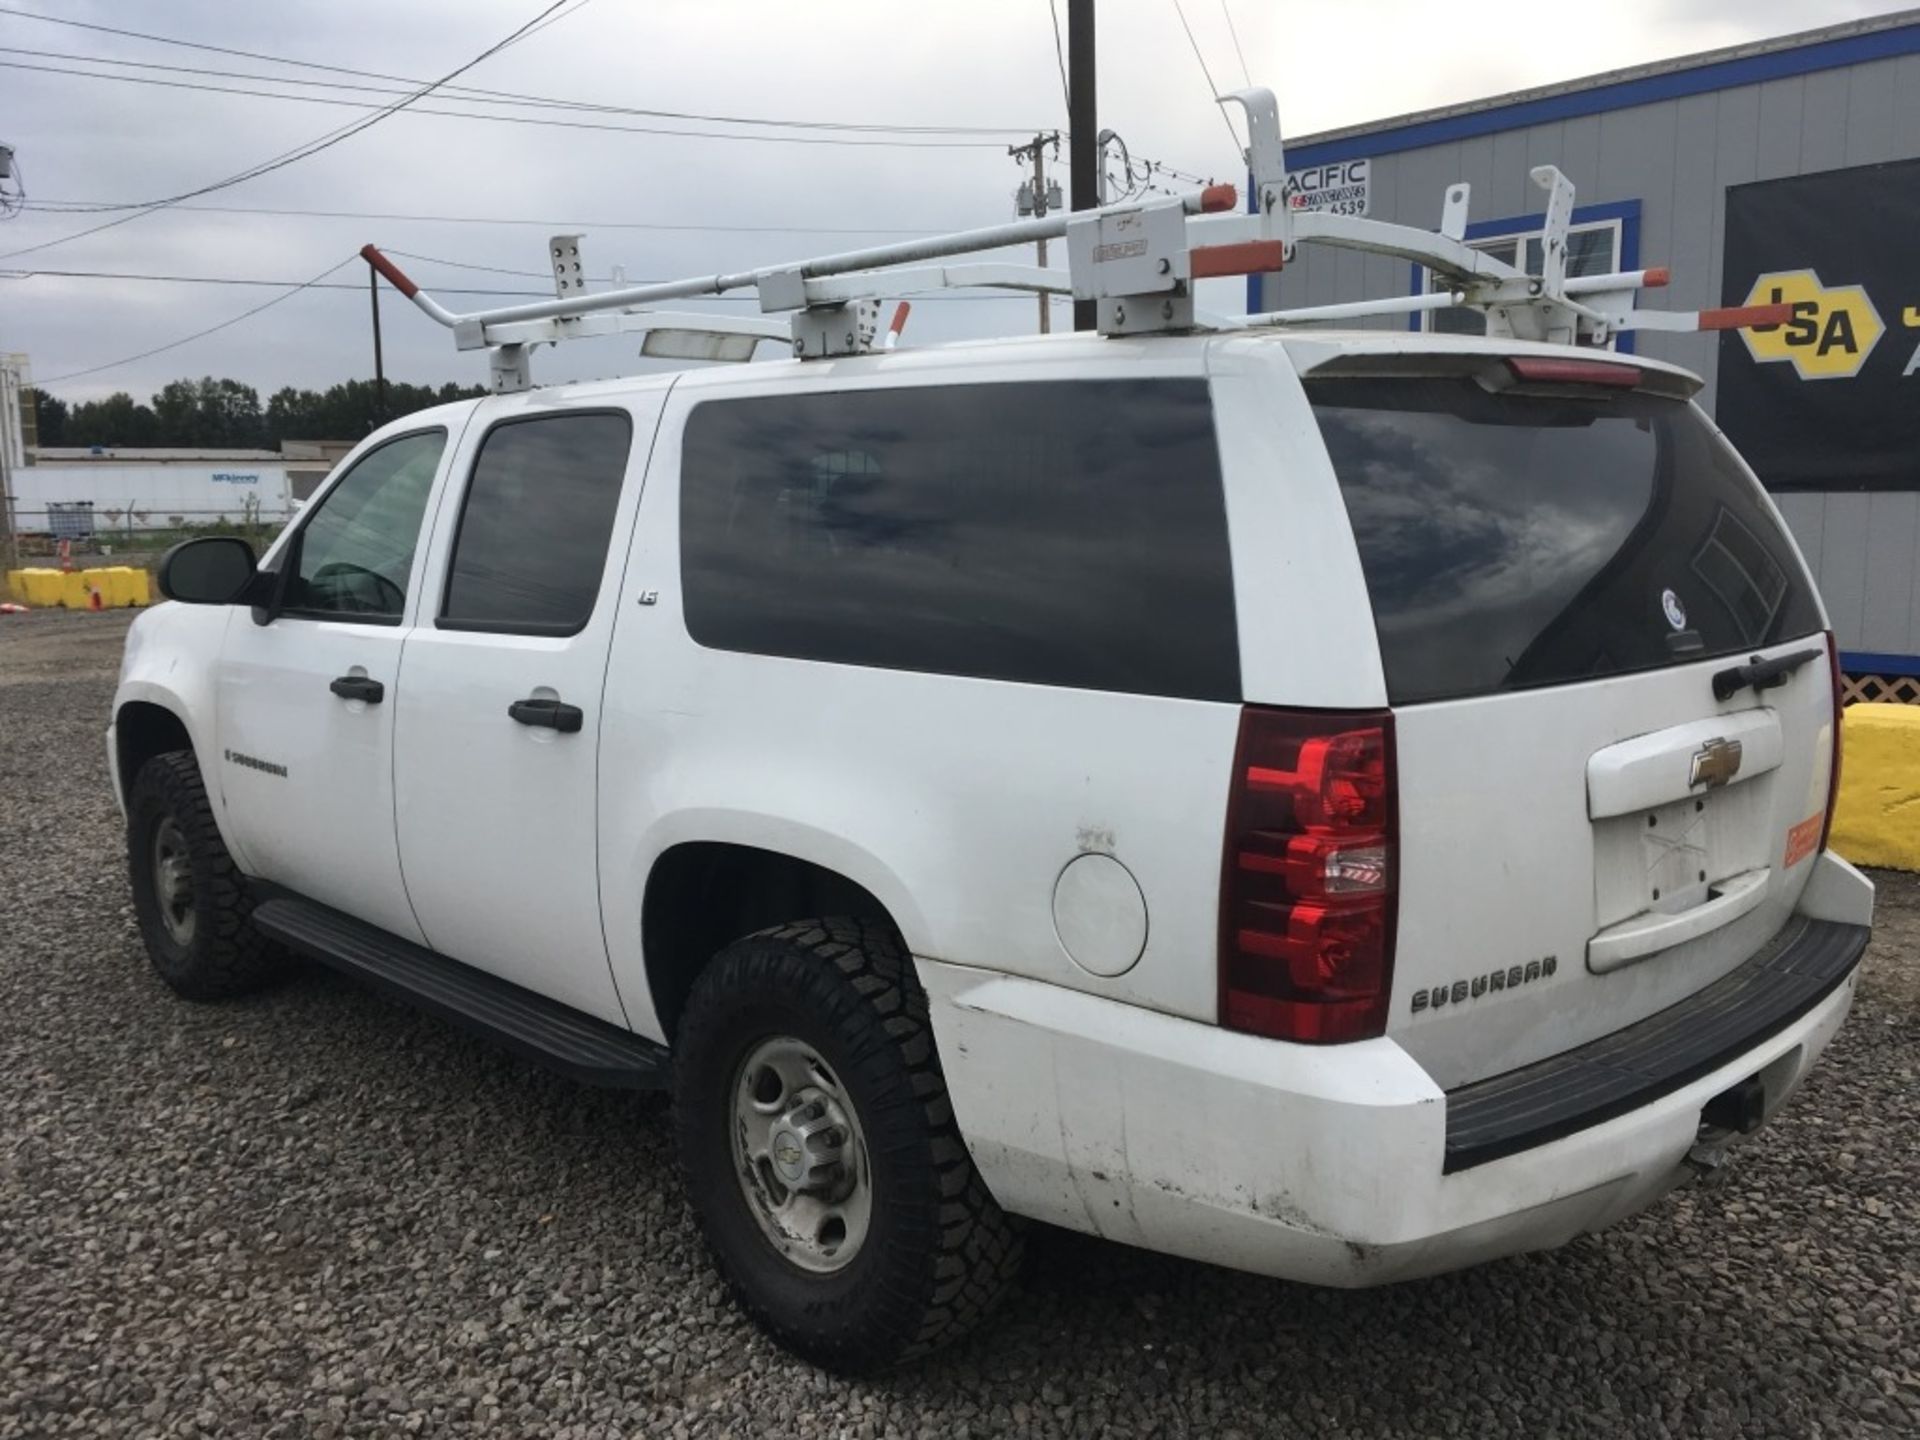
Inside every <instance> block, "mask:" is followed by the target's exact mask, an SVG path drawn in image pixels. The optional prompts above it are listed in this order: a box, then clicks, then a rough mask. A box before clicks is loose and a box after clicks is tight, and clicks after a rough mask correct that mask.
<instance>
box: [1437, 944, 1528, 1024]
mask: <svg viewBox="0 0 1920 1440" xmlns="http://www.w3.org/2000/svg"><path fill="white" fill-rule="evenodd" d="M1559 968H1560V957H1559V956H1558V955H1543V956H1542V957H1541V958H1540V959H1538V960H1529V961H1527V962H1526V963H1525V964H1524V965H1509V966H1508V967H1507V968H1506V969H1504V970H1489V971H1488V972H1487V973H1486V974H1484V975H1475V976H1473V977H1472V978H1470V979H1466V980H1455V981H1453V982H1452V983H1451V984H1447V985H1434V986H1431V987H1430V988H1428V989H1425V990H1416V991H1414V992H1413V1013H1414V1014H1416V1015H1418V1014H1420V1013H1421V1012H1422V1011H1424V1010H1439V1009H1443V1008H1444V1007H1446V1006H1448V1005H1459V1004H1463V1003H1464V1002H1466V1001H1468V1000H1478V999H1480V998H1481V997H1482V996H1483V995H1499V994H1502V993H1504V992H1505V991H1508V990H1518V989H1519V988H1520V987H1521V986H1522V985H1531V984H1532V983H1533V982H1534V981H1536V980H1550V979H1552V978H1553V975H1554V973H1555V972H1556V971H1557V970H1559Z"/></svg>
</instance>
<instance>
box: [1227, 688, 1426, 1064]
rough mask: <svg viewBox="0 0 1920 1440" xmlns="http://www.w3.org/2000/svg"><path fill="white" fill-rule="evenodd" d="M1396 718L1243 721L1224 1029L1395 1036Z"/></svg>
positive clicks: (1266, 713) (1369, 714) (1284, 1035)
mask: <svg viewBox="0 0 1920 1440" xmlns="http://www.w3.org/2000/svg"><path fill="white" fill-rule="evenodd" d="M1398 829H1399V814H1398V808H1397V804H1396V793H1395V785H1394V750H1393V716H1392V715H1391V714H1390V713H1388V712H1386V711H1365V712H1361V713H1350V712H1331V711H1292V710H1263V709H1256V708H1254V707H1251V706H1249V707H1248V708H1247V709H1245V710H1243V711H1242V712H1241V714H1240V742H1239V747H1238V750H1237V752H1236V753H1235V756H1234V762H1233V791H1232V794H1231V796H1230V798H1229V799H1228V802H1227V844H1226V859H1225V863H1224V864H1223V865H1222V867H1221V875H1220V1023H1221V1024H1222V1025H1224V1026H1226V1027H1227V1028H1228V1029H1231V1030H1245V1031H1248V1032H1250V1033H1252V1034H1255V1035H1268V1036H1272V1037H1274V1038H1275V1039H1280V1040H1299V1041H1304V1042H1307V1043H1310V1044H1330V1043H1334V1042H1337V1041H1342V1040H1361V1039H1366V1038H1368V1037H1370V1036H1374V1035H1378V1034H1380V1033H1381V1032H1382V1031H1383V1030H1384V1029H1385V1028H1386V1020H1387V992H1388V989H1389V985H1390V982H1391V980H1392V975H1393V932H1394V913H1395V901H1394V890H1395V880H1396V878H1397V866H1398V862H1397V857H1396V853H1395V852H1396V845H1395V841H1396V838H1397V832H1398Z"/></svg>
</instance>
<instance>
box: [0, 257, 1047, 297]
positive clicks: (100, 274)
mask: <svg viewBox="0 0 1920 1440" xmlns="http://www.w3.org/2000/svg"><path fill="white" fill-rule="evenodd" d="M389 253H391V254H399V253H400V252H399V251H391V252H389ZM353 258H354V259H356V260H357V259H359V258H360V257H359V256H358V255H355V256H354V257H353ZM422 258H425V257H422ZM433 263H434V264H437V265H451V266H454V267H456V268H458V269H462V270H485V271H497V273H500V274H505V275H526V276H528V277H532V276H533V274H534V272H533V271H531V270H500V269H499V268H498V267H496V266H492V265H472V264H468V263H466V262H465V261H460V260H437V259H436V260H434V261H433ZM333 268H334V269H335V270H337V269H339V268H340V267H339V266H338V265H336V266H334V267H333ZM332 273H333V271H332V270H329V271H327V272H326V274H329V275H330V274H332ZM543 278H544V277H543ZM36 279H48V280H123V281H134V282H138V283H151V284H165V285H233V286H240V287H258V288H271V289H287V288H291V289H293V290H351V291H353V292H354V293H355V294H356V295H365V294H366V293H367V287H366V286H364V285H362V284H360V283H359V282H358V281H353V282H333V283H329V282H327V281H325V279H324V277H323V279H321V280H318V281H314V280H257V279H252V278H248V277H244V276H235V275H148V274H142V273H140V272H137V271H131V270H41V269H34V270H20V271H17V272H14V273H11V274H9V273H6V272H4V271H0V283H6V282H13V283H16V284H17V283H20V282H22V281H26V280H36ZM627 283H628V284H629V285H645V284H650V283H652V282H650V281H645V280H629V281H628V282H627ZM421 288H422V289H425V290H429V291H431V293H433V294H435V295H488V296H495V297H498V298H500V299H509V300H528V299H532V300H550V299H552V298H553V292H552V290H551V289H548V290H502V289H485V288H474V287H471V286H462V285H432V286H423V287H421ZM1028 298H1029V297H1027V296H1025V295H922V296H919V297H917V298H916V299H915V300H914V302H913V303H914V304H916V305H918V304H921V303H922V302H923V301H965V300H971V301H999V302H1003V303H1010V304H1020V305H1025V304H1027V303H1028ZM687 303H716V304H737V305H754V304H758V303H759V301H758V299H757V298H756V297H755V296H752V295H698V296H692V297H689V300H688V302H687Z"/></svg>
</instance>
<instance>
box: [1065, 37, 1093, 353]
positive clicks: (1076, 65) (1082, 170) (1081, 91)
mask: <svg viewBox="0 0 1920 1440" xmlns="http://www.w3.org/2000/svg"><path fill="white" fill-rule="evenodd" d="M1093 56H1094V49H1093V0H1067V129H1068V130H1069V131H1070V132H1071V134H1072V141H1071V144H1070V146H1069V154H1068V160H1069V162H1070V163H1071V165H1072V167H1073V208H1074V209H1076V210H1091V209H1093V208H1094V207H1095V206H1097V205H1098V204H1099V203H1100V120H1099V105H1098V103H1097V98H1098V97H1097V96H1096V94H1095V80H1094V64H1093ZM1095 321H1096V316H1095V314H1094V302H1093V301H1091V300H1076V301H1074V302H1073V328H1074V329H1076V330H1091V329H1093V328H1094V324H1095Z"/></svg>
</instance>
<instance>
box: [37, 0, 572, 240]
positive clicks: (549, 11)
mask: <svg viewBox="0 0 1920 1440" xmlns="http://www.w3.org/2000/svg"><path fill="white" fill-rule="evenodd" d="M568 3H569V0H553V3H552V4H550V5H548V6H547V8H546V9H544V10H542V11H541V12H540V13H539V14H538V15H536V16H534V17H533V19H531V20H529V21H527V22H526V24H524V25H521V26H519V27H518V28H517V29H515V30H514V31H513V33H511V34H510V35H508V36H507V37H506V38H505V39H503V40H499V41H496V42H495V43H494V44H492V45H489V46H488V47H487V48H486V49H485V50H482V51H481V52H480V53H479V54H478V55H476V56H474V57H473V59H471V60H469V61H467V62H466V63H465V64H464V65H460V66H458V67H456V68H455V69H453V70H450V71H448V72H447V73H446V74H445V75H443V76H441V77H440V78H439V79H438V80H435V81H434V82H433V83H432V84H430V85H426V86H423V87H422V88H420V89H419V90H416V91H414V92H413V93H412V94H411V95H408V96H407V97H405V98H404V99H401V100H396V101H395V102H394V103H393V104H391V105H386V106H382V107H381V108H380V109H378V110H376V111H375V112H374V113H373V114H371V115H368V116H365V117H364V118H362V119H360V120H356V121H354V122H352V123H350V124H348V125H344V126H341V127H340V128H338V129H336V130H332V131H329V132H328V133H327V134H325V135H322V136H319V137H317V138H316V139H314V140H310V141H308V142H306V143H305V144H303V145H298V146H295V147H294V148H293V149H292V150H287V151H283V152H282V153H281V154H279V155H276V156H274V157H273V158H272V159H269V160H264V161H262V162H260V163H259V164H257V165H253V166H250V167H248V168H247V169H245V170H242V171H240V172H239V173H237V174H234V175H229V176H228V177H227V178H226V179H224V180H216V181H214V182H212V183H211V184H208V185H202V186H199V187H197V188H196V189H192V190H184V191H182V192H181V193H179V194H178V195H169V196H166V197H165V198H163V199H160V200H150V201H147V202H145V203H144V204H141V205H140V206H138V207H137V208H136V209H135V213H134V214H132V215H125V216H122V217H121V218H120V219H118V220H112V221H109V222H107V223H106V224H104V225H95V226H93V227H92V228H90V229H87V230H80V231H76V232H75V233H74V234H72V235H66V236H62V237H61V238H59V239H56V240H43V241H42V242H41V243H39V244H38V245H28V246H25V247H23V248H21V249H18V250H10V251H8V252H6V253H5V254H3V255H0V260H10V259H12V258H13V257H14V256H16V255H26V254H29V253H31V252H33V251H36V250H48V249H51V248H52V247H53V246H55V245H63V244H65V243H67V241H69V240H78V239H80V238H82V237H83V236H86V235H96V234H98V233H99V232H100V231H102V230H109V229H112V228H113V227H114V226H116V225H124V224H127V223H128V222H130V221H132V220H134V219H137V218H138V217H139V216H140V215H141V214H144V213H146V212H147V211H149V210H158V209H164V208H165V207H166V206H168V205H175V204H178V203H179V202H180V201H182V200H194V199H198V198H199V197H200V196H202V195H209V194H212V193H213V192H214V191H216V190H224V189H227V188H228V187H230V186H233V185H239V184H242V183H243V182H245V181H248V180H253V179H257V178H258V177H260V176H262V175H265V174H268V173H269V172H271V171H274V170H280V169H284V168H285V167H286V166H288V165H292V164H294V163H296V162H297V161H300V160H304V159H307V158H308V157H309V156H312V155H317V154H319V153H320V152H321V151H322V150H326V149H329V148H331V147H332V146H335V145H338V144H339V143H340V142H341V141H343V140H348V139H351V138H352V137H353V136H355V135H358V134H360V133H361V132H362V131H364V130H368V129H370V128H372V127H373V126H375V125H378V124H379V123H380V122H381V121H382V120H384V119H386V118H387V117H388V116H389V115H392V114H394V113H396V112H397V111H400V110H403V109H405V108H406V107H407V106H408V105H411V104H412V103H413V102H414V101H415V100H418V99H421V98H422V97H424V96H426V95H428V94H430V93H432V91H433V90H434V89H436V88H437V87H438V86H441V85H444V84H446V82H447V81H449V80H452V79H454V78H455V77H457V76H460V75H464V74H465V73H466V72H467V71H469V70H471V69H472V68H473V67H474V66H476V65H478V64H479V63H480V62H481V61H483V60H485V59H487V58H488V57H489V56H493V55H497V54H499V53H500V52H501V51H502V50H504V49H506V48H507V47H508V46H509V45H512V44H513V43H514V42H515V41H517V40H519V39H521V38H522V37H523V36H525V35H526V34H527V32H528V31H529V30H531V29H532V28H533V27H534V26H535V25H537V24H538V23H539V22H540V21H542V20H545V19H547V18H548V17H549V16H551V15H553V14H554V13H555V12H556V11H559V10H562V9H564V8H566V6H567V5H568ZM589 3H591V0H579V5H576V6H575V8H576V9H578V8H580V5H585V4H589ZM128 78H132V77H128ZM114 208H116V209H119V208H125V207H119V206H116V207H114Z"/></svg>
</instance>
